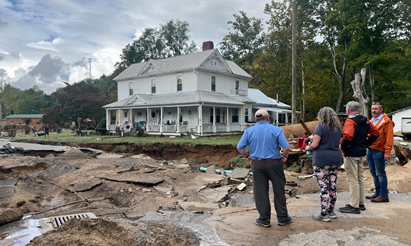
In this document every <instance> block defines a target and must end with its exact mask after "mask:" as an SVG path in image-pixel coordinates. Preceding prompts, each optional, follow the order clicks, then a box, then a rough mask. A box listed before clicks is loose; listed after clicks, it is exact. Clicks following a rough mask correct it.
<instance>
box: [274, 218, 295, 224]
mask: <svg viewBox="0 0 411 246" xmlns="http://www.w3.org/2000/svg"><path fill="white" fill-rule="evenodd" d="M292 222H293V220H292V219H291V216H288V220H287V221H285V222H278V223H277V224H278V225H279V226H283V225H287V224H291V223H292Z"/></svg>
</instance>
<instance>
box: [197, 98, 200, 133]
mask: <svg viewBox="0 0 411 246" xmlns="http://www.w3.org/2000/svg"><path fill="white" fill-rule="evenodd" d="M200 108H201V104H199V105H198V106H197V118H198V127H197V133H198V134H200V133H201V129H200V127H201V117H200Z"/></svg>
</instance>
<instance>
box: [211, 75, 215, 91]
mask: <svg viewBox="0 0 411 246" xmlns="http://www.w3.org/2000/svg"><path fill="white" fill-rule="evenodd" d="M211 91H215V77H214V76H212V77H211Z"/></svg>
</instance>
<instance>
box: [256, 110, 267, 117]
mask: <svg viewBox="0 0 411 246" xmlns="http://www.w3.org/2000/svg"><path fill="white" fill-rule="evenodd" d="M267 115H268V112H267V110H265V109H259V110H257V112H255V117H256V118H257V117H265V116H267Z"/></svg>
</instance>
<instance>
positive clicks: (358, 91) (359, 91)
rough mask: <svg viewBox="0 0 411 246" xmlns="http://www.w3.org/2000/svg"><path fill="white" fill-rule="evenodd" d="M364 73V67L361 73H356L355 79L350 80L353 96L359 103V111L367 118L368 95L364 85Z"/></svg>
mask: <svg viewBox="0 0 411 246" xmlns="http://www.w3.org/2000/svg"><path fill="white" fill-rule="evenodd" d="M366 73H367V69H366V68H362V69H361V73H356V74H355V80H353V81H351V86H352V89H353V91H354V95H353V97H354V98H355V99H356V100H357V101H358V103H359V104H360V112H359V113H360V114H362V115H364V116H365V117H367V118H368V102H369V101H370V98H369V97H368V95H367V93H366V91H365V86H364V82H365V76H366Z"/></svg>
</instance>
